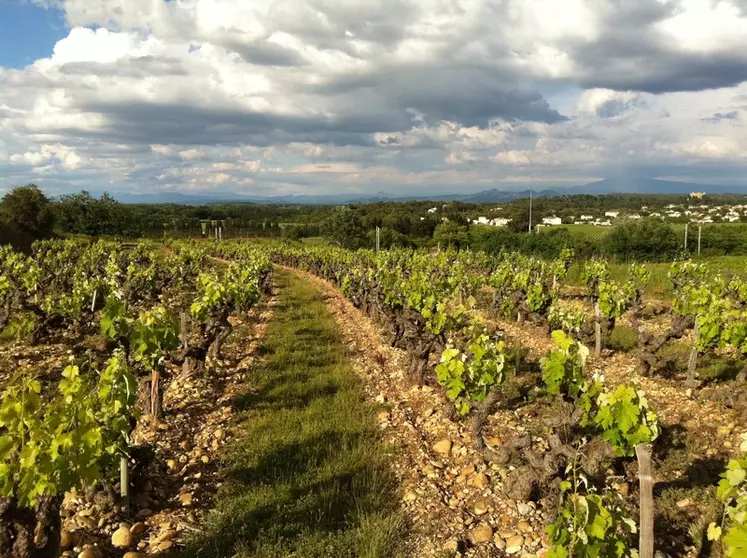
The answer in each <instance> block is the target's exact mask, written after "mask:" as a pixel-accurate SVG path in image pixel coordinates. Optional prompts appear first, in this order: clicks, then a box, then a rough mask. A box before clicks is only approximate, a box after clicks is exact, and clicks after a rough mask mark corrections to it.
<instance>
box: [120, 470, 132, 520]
mask: <svg viewBox="0 0 747 558" xmlns="http://www.w3.org/2000/svg"><path fill="white" fill-rule="evenodd" d="M119 494H120V496H121V497H122V509H123V511H124V514H125V515H126V516H129V515H130V470H129V463H128V459H127V458H126V457H124V456H122V457H120V458H119Z"/></svg>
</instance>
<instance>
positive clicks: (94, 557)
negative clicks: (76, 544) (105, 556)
mask: <svg viewBox="0 0 747 558" xmlns="http://www.w3.org/2000/svg"><path fill="white" fill-rule="evenodd" d="M78 558H101V551H100V550H99V549H98V548H97V547H95V546H87V547H85V548H84V549H83V551H82V552H81V553H80V554H78Z"/></svg>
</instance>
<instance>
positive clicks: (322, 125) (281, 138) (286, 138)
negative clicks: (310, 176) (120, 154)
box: [64, 102, 390, 146]
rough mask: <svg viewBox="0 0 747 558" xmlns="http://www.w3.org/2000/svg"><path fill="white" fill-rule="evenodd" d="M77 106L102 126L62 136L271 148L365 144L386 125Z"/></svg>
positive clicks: (171, 108) (155, 106)
mask: <svg viewBox="0 0 747 558" xmlns="http://www.w3.org/2000/svg"><path fill="white" fill-rule="evenodd" d="M78 108H79V109H80V110H82V111H84V112H94V113H99V114H102V115H104V116H106V117H107V120H108V122H107V125H106V126H104V127H103V128H98V129H84V128H80V129H72V128H69V129H67V130H65V131H64V133H65V134H67V135H71V136H74V137H79V138H88V139H96V140H98V141H108V142H114V143H116V142H124V143H139V144H149V145H150V144H179V145H223V146H225V145H236V144H242V143H244V144H251V145H257V146H270V145H275V144H278V143H289V142H311V143H321V144H331V145H361V146H370V145H373V140H372V139H371V138H370V134H371V133H374V132H378V131H386V130H389V129H390V128H389V126H388V124H387V122H386V119H383V120H382V119H376V118H373V117H367V116H357V117H356V116H351V117H349V118H325V117H323V116H309V117H307V116H284V115H275V114H271V113H258V112H255V113H252V112H246V111H241V110H238V109H236V110H231V109H225V108H224V109H221V108H202V107H197V106H194V105H183V104H167V103H142V102H137V103H127V104H120V103H113V102H109V103H105V102H87V103H83V104H81V105H80V106H79V107H78Z"/></svg>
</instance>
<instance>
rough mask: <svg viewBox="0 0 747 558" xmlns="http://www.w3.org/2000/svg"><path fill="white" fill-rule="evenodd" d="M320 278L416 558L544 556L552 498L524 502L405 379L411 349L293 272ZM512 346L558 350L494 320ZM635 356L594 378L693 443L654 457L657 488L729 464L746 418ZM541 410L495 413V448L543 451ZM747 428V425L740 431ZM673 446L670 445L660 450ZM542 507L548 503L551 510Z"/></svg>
mask: <svg viewBox="0 0 747 558" xmlns="http://www.w3.org/2000/svg"><path fill="white" fill-rule="evenodd" d="M293 271H294V272H295V273H300V274H303V275H304V276H306V277H307V278H308V279H309V280H311V281H313V282H315V283H316V284H317V285H318V287H319V288H320V289H322V290H323V292H324V293H325V294H326V297H327V303H328V306H329V308H330V310H331V311H332V313H333V314H334V315H335V316H336V318H337V320H338V322H339V324H340V327H341V329H342V331H343V334H344V337H345V340H346V342H347V343H348V344H349V346H350V347H351V348H352V350H353V353H354V362H355V367H356V369H357V371H358V373H359V374H360V376H361V377H362V378H363V380H364V383H365V386H366V389H367V391H368V393H369V394H370V396H371V397H372V398H374V399H375V400H376V401H378V402H379V403H380V404H381V406H382V410H381V411H380V412H379V415H378V419H379V423H380V425H381V429H382V431H383V434H384V437H385V440H386V441H387V442H388V443H389V444H390V445H391V447H392V454H393V458H394V462H395V469H396V474H397V475H398V477H399V479H400V481H401V485H402V487H403V488H402V501H403V506H404V508H405V510H406V512H407V515H408V517H409V519H410V521H411V524H412V527H413V536H412V546H413V548H412V549H411V555H413V556H449V555H457V556H474V557H487V556H505V555H515V556H521V557H524V558H532V557H534V556H544V555H545V554H546V552H547V547H548V540H547V538H546V536H545V528H546V525H547V524H548V523H549V522H550V521H551V520H552V514H553V508H554V502H549V501H543V500H540V501H539V503H535V502H533V501H516V500H513V499H511V498H509V497H508V496H507V495H506V493H505V491H506V490H507V489H508V488H509V487H508V485H507V482H506V480H507V475H509V474H510V473H511V470H512V469H513V467H511V466H507V467H504V466H502V465H497V464H495V463H489V462H487V461H485V460H484V459H483V458H482V457H481V456H480V455H479V454H478V453H477V452H476V451H475V450H474V448H473V445H472V439H471V435H470V432H469V424H468V423H467V422H464V421H458V420H457V421H454V420H452V418H451V417H450V414H451V413H450V412H449V406H448V404H447V402H446V401H445V399H444V397H443V395H442V394H441V393H440V391H439V390H437V389H434V388H432V387H430V386H427V385H426V386H423V387H418V386H413V385H412V382H411V381H410V380H408V378H407V369H408V357H407V355H406V354H405V352H404V351H402V350H399V349H394V348H392V347H389V346H387V345H385V344H383V343H382V342H381V335H380V333H381V332H380V330H379V328H378V326H376V325H375V324H373V323H372V322H371V320H370V319H368V318H367V317H366V316H365V315H363V314H362V313H361V312H360V311H359V310H358V309H356V308H355V307H354V306H353V305H352V304H351V303H350V302H349V301H348V300H347V299H346V298H345V297H344V296H343V295H342V294H341V293H340V292H339V291H338V290H337V289H336V288H335V287H334V286H333V285H331V284H329V283H327V282H325V281H323V280H321V279H319V278H317V277H315V276H313V275H312V274H309V273H306V272H302V271H298V270H293ZM495 323H496V325H497V326H498V327H499V329H500V330H501V331H503V332H504V335H505V337H506V338H507V340H509V341H510V342H513V343H514V344H518V345H520V346H521V347H523V348H524V350H525V351H526V353H527V354H526V358H527V359H528V360H529V361H533V362H535V363H536V362H537V361H538V360H539V358H540V357H541V356H543V355H544V354H545V353H546V352H547V351H548V349H549V348H550V346H551V345H550V340H549V336H548V334H547V332H546V331H544V330H543V329H540V328H536V327H533V326H532V325H531V324H528V323H526V324H524V325H522V326H518V325H517V324H515V323H512V322H504V321H500V320H498V321H496V322H495ZM637 370H638V366H637V361H636V357H635V355H634V354H625V353H621V354H611V353H609V352H607V353H606V354H605V355H604V356H603V358H602V359H601V360H600V361H596V362H595V361H593V360H592V361H591V362H590V370H589V371H590V373H594V372H597V373H600V374H603V375H604V376H605V377H606V382H607V383H608V384H612V385H614V384H619V383H626V384H632V385H634V386H636V387H637V388H640V389H644V390H645V391H646V393H647V395H648V398H649V400H650V401H651V402H652V404H653V406H654V407H655V408H656V410H657V412H658V413H659V416H660V420H661V423H662V426H663V430H664V435H663V437H672V436H674V435H675V434H674V433H679V434H677V435H680V436H684V437H686V438H687V444H688V445H687V452H686V459H687V461H686V462H684V463H680V462H677V461H676V460H675V459H674V457H671V458H670V454H672V455H673V454H674V451H673V449H672V447H664V448H663V449H661V451H659V453H658V454H657V455H656V456H655V459H656V460H657V463H656V465H657V466H658V469H659V470H658V471H657V472H658V473H659V474H658V475H657V478H656V481H657V483H660V484H661V485H676V483H678V482H683V481H687V478H688V475H689V474H691V473H692V472H691V471H688V470H687V466H688V464H689V463H691V462H693V461H699V460H705V459H709V460H711V461H713V462H718V461H721V460H724V461H725V460H727V459H728V458H729V457H732V456H733V453H734V448H737V447H738V439H739V433H740V431H741V430H740V428H742V426H741V425H740V420H739V416H738V414H737V413H735V412H734V411H732V410H730V409H727V408H725V407H723V406H722V405H719V404H718V403H715V402H713V401H709V400H707V399H705V398H703V397H699V396H698V393H697V392H695V393H694V392H693V391H691V390H686V389H685V388H684V387H682V384H681V382H680V383H678V382H676V381H674V380H666V379H662V378H658V377H653V378H646V377H641V376H640V375H639V374H638V373H637ZM542 412H543V409H542V404H541V403H539V404H538V403H537V402H532V398H528V400H527V401H524V402H522V404H521V406H518V407H516V408H511V409H502V410H498V411H497V412H495V413H493V414H492V415H491V416H490V417H489V420H488V425H487V427H486V429H485V430H486V441H487V443H488V445H489V446H493V447H500V446H501V445H502V444H503V443H504V441H506V440H510V439H512V438H514V437H516V436H519V435H521V434H525V433H527V432H528V433H530V434H532V447H533V448H537V449H540V450H541V449H543V448H545V447H546V442H547V441H546V440H544V439H543V438H542V437H541V436H537V435H536V432H537V431H538V429H537V423H538V419H539V418H540V417H541V416H542ZM742 429H743V428H742ZM667 444H671V440H669V441H667V442H666V443H664V444H662V445H664V446H666V445H667ZM635 468H636V467H635V464H634V462H633V463H631V467H629V469H630V471H628V473H629V474H628V477H627V478H622V479H621V482H620V483H619V484H618V485H617V486H618V490H619V491H620V492H621V493H623V494H624V495H626V496H627V495H628V492H630V493H631V497H632V498H633V499H634V501H635V498H636V496H635V490H636V486H635V478H636V477H635V474H636V472H635ZM543 504H544V505H543ZM700 505H701V504H700V503H699V502H698V501H696V500H695V499H690V498H686V497H685V498H680V499H678V500H677V501H676V506H672V507H673V508H676V510H675V511H674V512H672V513H673V514H679V516H680V519H681V520H682V521H683V522H684V523H685V525H687V524H689V523H690V522H695V521H697V520H698V519H699V518H700V515H701V510H700ZM690 545H691V543H690V541H689V540H686V537H681V538H680V539H678V540H672V541H666V542H664V541H662V544H661V545H660V546H661V547H663V549H664V550H665V551H666V552H667V553H665V552H662V551H659V552H657V555H658V556H660V557H661V556H667V555H669V556H685V555H687V556H694V555H695V553H696V551H695V549H694V548H693V547H692V546H690Z"/></svg>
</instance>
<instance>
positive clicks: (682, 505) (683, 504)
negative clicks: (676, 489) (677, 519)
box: [677, 498, 692, 509]
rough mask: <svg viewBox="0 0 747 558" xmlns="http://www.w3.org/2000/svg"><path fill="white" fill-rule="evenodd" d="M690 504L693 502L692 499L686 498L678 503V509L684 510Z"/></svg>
mask: <svg viewBox="0 0 747 558" xmlns="http://www.w3.org/2000/svg"><path fill="white" fill-rule="evenodd" d="M690 504H692V500H690V498H684V499H683V500H680V501H679V502H677V507H678V508H680V509H682V508H686V507H687V506H689V505H690Z"/></svg>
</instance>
